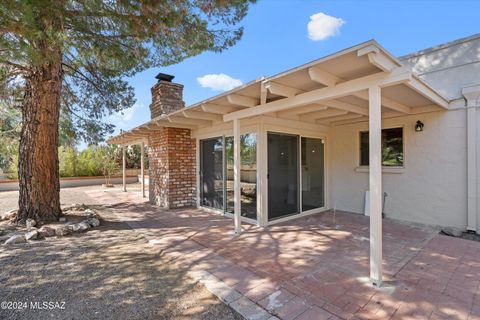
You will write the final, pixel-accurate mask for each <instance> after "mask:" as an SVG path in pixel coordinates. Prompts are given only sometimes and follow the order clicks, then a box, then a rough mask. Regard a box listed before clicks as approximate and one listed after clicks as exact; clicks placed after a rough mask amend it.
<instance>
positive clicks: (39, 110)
mask: <svg viewBox="0 0 480 320" xmlns="http://www.w3.org/2000/svg"><path fill="white" fill-rule="evenodd" d="M60 57H61V55H59V57H58V59H57V60H58V61H54V59H52V60H50V61H51V62H49V63H46V64H44V65H42V66H40V67H35V68H34V69H33V71H32V72H31V74H30V75H29V77H28V78H27V79H26V92H25V99H24V102H23V106H22V117H23V119H22V121H23V122H22V131H21V138H20V152H19V153H20V157H19V158H20V159H19V166H18V176H19V181H20V198H19V203H18V204H19V210H18V214H17V222H19V223H25V220H26V219H28V218H32V219H35V220H36V221H40V222H49V221H57V220H58V218H59V216H60V214H61V209H60V178H59V161H58V121H59V115H60V94H61V87H62V80H63V72H62V65H61V58H60Z"/></svg>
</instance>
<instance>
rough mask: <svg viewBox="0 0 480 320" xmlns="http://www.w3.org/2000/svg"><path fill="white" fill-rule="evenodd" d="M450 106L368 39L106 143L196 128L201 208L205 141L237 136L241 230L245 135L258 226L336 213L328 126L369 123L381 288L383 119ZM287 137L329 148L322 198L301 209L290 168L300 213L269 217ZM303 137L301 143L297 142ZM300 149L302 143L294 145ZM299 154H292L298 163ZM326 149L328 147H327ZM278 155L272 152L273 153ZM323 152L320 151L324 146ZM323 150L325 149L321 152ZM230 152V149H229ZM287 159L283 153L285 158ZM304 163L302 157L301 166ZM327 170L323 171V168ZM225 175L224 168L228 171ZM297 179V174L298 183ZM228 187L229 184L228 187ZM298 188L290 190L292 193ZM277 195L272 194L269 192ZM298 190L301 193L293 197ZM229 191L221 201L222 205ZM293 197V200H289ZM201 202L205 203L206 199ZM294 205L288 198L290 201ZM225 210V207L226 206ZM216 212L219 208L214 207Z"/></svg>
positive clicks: (375, 262)
mask: <svg viewBox="0 0 480 320" xmlns="http://www.w3.org/2000/svg"><path fill="white" fill-rule="evenodd" d="M441 109H448V101H447V100H445V99H444V98H443V97H442V96H441V95H440V94H439V93H437V92H436V91H434V90H433V89H432V88H430V87H429V86H428V85H427V84H426V83H424V82H423V81H422V80H420V79H419V78H418V77H417V76H416V75H415V74H414V73H413V72H412V71H411V69H410V68H409V67H407V66H403V65H402V63H401V62H400V61H398V60H397V59H396V58H394V57H393V56H392V55H391V54H389V53H388V52H387V51H386V50H385V49H383V48H382V47H381V46H380V45H379V44H378V43H377V42H376V41H374V40H371V41H368V42H365V43H362V44H359V45H357V46H354V47H351V48H348V49H345V50H342V51H340V52H337V53H335V54H332V55H329V56H326V57H324V58H321V59H319V60H316V61H313V62H311V63H308V64H305V65H302V66H300V67H297V68H294V69H292V70H288V71H286V72H283V73H280V74H278V75H275V76H272V77H262V78H260V79H258V80H255V81H252V82H250V83H247V84H245V85H243V86H241V87H238V88H235V89H233V90H231V91H228V92H225V93H223V94H220V95H217V96H215V97H212V98H210V99H207V100H205V101H202V102H199V103H197V104H194V105H192V106H189V107H186V108H182V109H180V110H177V111H174V112H171V113H169V114H163V115H161V116H159V117H156V118H153V119H152V120H151V121H149V122H148V123H146V124H144V125H141V126H139V127H137V128H135V129H132V130H131V131H128V132H125V133H122V134H121V135H119V136H116V137H114V138H112V139H110V140H109V143H112V144H119V145H123V146H125V145H129V144H132V143H138V141H139V139H140V140H141V139H148V138H149V137H152V136H153V135H155V131H158V130H161V128H184V129H189V130H191V135H192V137H193V138H195V139H196V143H197V160H196V165H197V168H198V170H197V172H198V174H197V177H196V178H197V199H198V200H197V204H198V206H200V207H201V206H206V205H205V203H204V201H203V199H204V195H203V194H202V190H203V189H202V188H204V184H203V182H202V181H203V180H202V179H204V178H203V175H202V172H204V171H203V169H202V166H205V165H206V164H205V160H204V158H202V159H203V160H202V161H203V162H202V161H201V159H200V158H201V156H202V154H201V152H200V151H199V150H198V149H202V146H203V145H202V141H205V140H206V139H209V138H213V137H223V140H221V139H220V140H219V141H223V144H225V137H227V136H230V137H232V139H233V198H234V201H233V202H234V210H233V212H234V214H233V218H234V219H233V220H234V230H235V232H236V233H237V234H239V233H240V232H241V222H242V220H243V221H247V222H250V221H249V220H248V219H245V218H244V217H242V187H241V170H242V169H241V161H240V159H241V136H242V134H246V133H252V132H253V133H254V134H255V135H256V150H257V153H256V170H257V172H256V174H257V180H256V190H257V195H256V200H257V202H256V206H257V213H256V216H255V217H256V218H255V219H256V220H255V222H256V223H257V224H258V225H259V226H266V225H269V224H272V223H275V222H276V221H284V220H285V219H290V218H296V217H300V216H304V215H307V214H312V213H316V212H320V211H324V210H328V209H330V208H333V204H331V203H330V199H329V179H334V177H331V176H329V165H330V163H332V162H334V161H336V159H332V158H331V157H329V155H328V141H329V139H335V137H333V136H332V135H331V134H330V131H331V130H330V129H331V128H332V127H334V126H339V125H343V124H347V123H355V122H367V121H368V130H369V138H368V139H369V140H368V142H369V151H368V155H369V168H368V171H369V191H370V192H369V202H368V203H369V213H370V278H371V279H372V282H373V283H374V284H376V285H381V283H382V154H381V153H382V140H381V139H382V138H381V135H382V119H387V118H393V117H399V116H404V115H411V114H420V113H425V112H431V111H437V110H441ZM273 133H282V134H289V135H298V137H314V138H319V139H320V138H321V139H322V140H321V141H322V142H321V143H322V145H323V144H325V153H323V158H322V164H323V166H324V172H323V174H322V177H323V180H324V181H323V182H322V186H321V190H322V199H325V201H322V203H321V205H317V207H316V208H314V209H312V210H306V211H304V210H303V209H302V206H301V205H299V204H298V203H297V202H300V203H301V202H302V196H301V194H300V193H299V189H301V188H302V187H303V184H302V174H303V173H302V171H301V170H302V168H301V165H298V166H297V167H295V168H294V169H293V170H294V171H296V172H297V173H298V172H300V174H296V175H295V177H296V178H295V179H297V181H296V182H290V183H289V185H288V186H287V187H286V188H288V189H289V190H288V192H289V193H290V194H289V197H293V198H295V199H299V200H298V201H295V205H296V206H297V208H298V210H297V211H298V212H296V213H295V214H291V215H288V216H287V215H286V216H285V217H282V219H280V220H275V221H274V220H273V219H270V218H269V215H270V214H271V213H272V210H273V209H272V206H270V209H269V199H271V198H272V197H274V196H275V195H274V194H270V195H269V192H268V190H269V179H270V176H269V175H271V174H272V168H269V159H270V158H269V157H273V156H272V155H271V150H270V149H269V146H270V143H271V142H270V139H269V138H270V135H271V134H273ZM297 140H298V139H297ZM297 144H299V143H298V142H297ZM298 148H299V150H300V152H297V151H295V153H294V155H293V157H295V158H299V154H301V148H302V147H301V145H299V146H298ZM322 148H323V146H322ZM272 150H274V149H272ZM322 150H323V149H322ZM322 152H323V151H322ZM224 155H225V152H224ZM282 155H283V153H282ZM301 161H302V160H300V162H301ZM322 170H323V169H322ZM223 171H224V172H225V169H224V170H223ZM297 175H298V176H299V177H298V178H297ZM224 188H225V187H224ZM290 189H291V190H293V191H291V190H290ZM271 193H272V192H271ZM293 193H296V194H293ZM225 194H226V192H225V191H224V193H223V195H224V196H223V198H222V199H223V201H224V203H225V199H224V198H225ZM292 194H293V195H292ZM201 199H202V200H201ZM288 201H290V200H288ZM222 208H223V209H222V210H223V212H225V205H224V206H223V207H222ZM217 209H218V208H217Z"/></svg>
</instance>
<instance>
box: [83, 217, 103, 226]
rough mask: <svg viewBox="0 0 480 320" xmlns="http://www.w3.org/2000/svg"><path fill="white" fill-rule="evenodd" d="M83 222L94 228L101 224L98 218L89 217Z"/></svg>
mask: <svg viewBox="0 0 480 320" xmlns="http://www.w3.org/2000/svg"><path fill="white" fill-rule="evenodd" d="M83 222H86V223H88V224H89V225H90V226H91V227H92V228H95V227H98V226H99V225H100V220H98V219H97V218H88V219H87V220H85V221H83Z"/></svg>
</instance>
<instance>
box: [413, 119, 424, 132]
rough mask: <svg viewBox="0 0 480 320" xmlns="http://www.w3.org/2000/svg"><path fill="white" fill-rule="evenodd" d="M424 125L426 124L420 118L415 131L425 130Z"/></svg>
mask: <svg viewBox="0 0 480 320" xmlns="http://www.w3.org/2000/svg"><path fill="white" fill-rule="evenodd" d="M423 126H424V124H423V122H422V121H420V120H418V121H417V123H416V124H415V131H416V132H421V131H423Z"/></svg>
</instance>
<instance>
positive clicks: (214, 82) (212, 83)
mask: <svg viewBox="0 0 480 320" xmlns="http://www.w3.org/2000/svg"><path fill="white" fill-rule="evenodd" d="M197 81H198V83H199V84H200V85H201V86H202V87H204V88H210V89H212V90H215V91H227V90H231V89H233V88H235V87H238V86H241V85H242V84H243V83H242V81H240V80H239V79H234V78H232V77H230V76H227V75H226V74H223V73H219V74H207V75H204V76H203V77H199V78H197Z"/></svg>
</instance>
